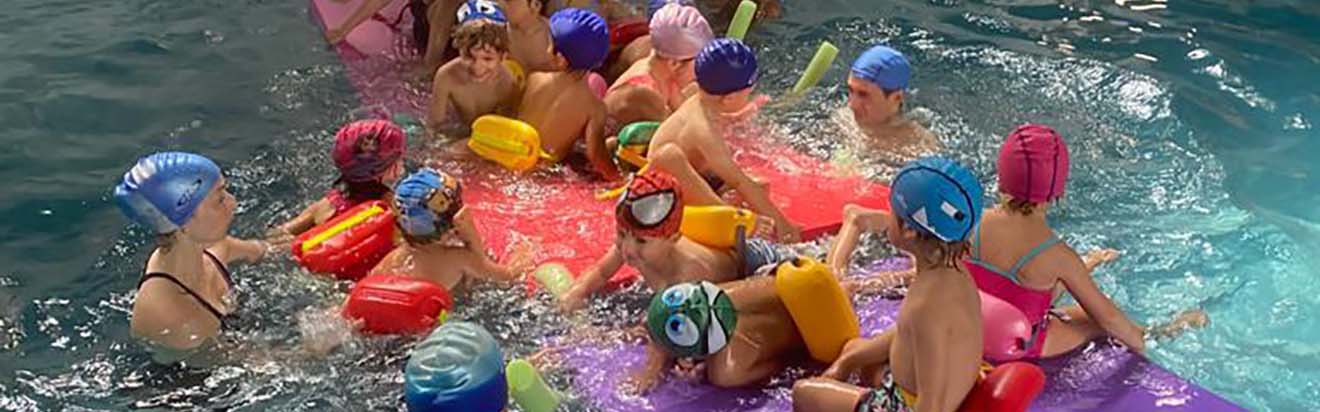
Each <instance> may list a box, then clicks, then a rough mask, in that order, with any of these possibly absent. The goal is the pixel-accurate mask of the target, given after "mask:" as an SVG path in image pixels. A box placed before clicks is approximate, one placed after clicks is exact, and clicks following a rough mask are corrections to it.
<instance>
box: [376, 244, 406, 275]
mask: <svg viewBox="0 0 1320 412" xmlns="http://www.w3.org/2000/svg"><path fill="white" fill-rule="evenodd" d="M407 254H408V252H407V246H399V247H396V248H394V250H391V251H390V253H389V254H388V255H385V258H384V259H381V260H380V263H377V264H376V267H374V268H371V272H369V274H372V275H384V274H402V273H407V272H411V271H412V269H413V268H412V264H409V263H407V262H411V261H412V259H408V258H407Z"/></svg>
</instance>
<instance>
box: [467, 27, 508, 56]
mask: <svg viewBox="0 0 1320 412" xmlns="http://www.w3.org/2000/svg"><path fill="white" fill-rule="evenodd" d="M453 43H454V48H455V49H458V53H459V54H461V55H465V56H466V55H468V54H469V53H470V51H471V50H472V49H475V48H480V47H490V48H492V49H495V51H497V52H500V53H507V52H508V51H509V30H508V28H507V27H506V26H505V25H504V24H502V23H495V22H491V21H488V20H482V19H478V20H474V21H470V22H467V23H463V24H460V25H459V26H458V27H457V28H455V29H454V36H453Z"/></svg>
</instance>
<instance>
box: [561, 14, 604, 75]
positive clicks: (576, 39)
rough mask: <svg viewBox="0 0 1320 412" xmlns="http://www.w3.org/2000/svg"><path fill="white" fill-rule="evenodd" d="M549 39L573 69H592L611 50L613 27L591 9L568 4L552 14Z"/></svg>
mask: <svg viewBox="0 0 1320 412" xmlns="http://www.w3.org/2000/svg"><path fill="white" fill-rule="evenodd" d="M550 39H551V40H553V41H554V43H555V52H557V53H559V54H561V55H563V56H564V59H567V60H568V67H569V68H570V69H573V70H591V69H595V68H596V67H599V66H600V65H601V63H604V62H605V56H607V55H609V54H610V29H609V26H608V25H606V24H605V19H603V18H601V17H600V15H597V14H596V13H593V12H591V11H590V10H583V9H574V8H568V9H563V10H560V11H557V12H555V14H554V15H551V16H550Z"/></svg>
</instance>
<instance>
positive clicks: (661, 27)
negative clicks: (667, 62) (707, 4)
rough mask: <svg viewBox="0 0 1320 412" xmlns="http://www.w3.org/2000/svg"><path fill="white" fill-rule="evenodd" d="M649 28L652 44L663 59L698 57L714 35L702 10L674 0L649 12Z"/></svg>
mask: <svg viewBox="0 0 1320 412" xmlns="http://www.w3.org/2000/svg"><path fill="white" fill-rule="evenodd" d="M650 29H651V48H652V49H654V50H655V54H656V55H657V56H660V57H663V58H666V59H675V60H686V59H691V58H694V57H697V53H700V52H701V48H703V47H706V44H707V43H710V41H711V40H712V39H714V38H715V34H714V32H712V31H711V30H710V24H709V23H707V22H706V18H705V17H702V16H701V11H699V10H697V8H696V7H692V6H684V5H681V4H677V3H670V4H667V5H665V6H664V7H663V8H661V9H660V10H659V11H657V12H656V13H655V15H654V16H651V24H650Z"/></svg>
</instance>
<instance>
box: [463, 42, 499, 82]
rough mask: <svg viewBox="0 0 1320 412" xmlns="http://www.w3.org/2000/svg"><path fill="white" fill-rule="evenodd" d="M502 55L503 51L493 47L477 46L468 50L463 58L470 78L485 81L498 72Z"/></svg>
mask: <svg viewBox="0 0 1320 412" xmlns="http://www.w3.org/2000/svg"><path fill="white" fill-rule="evenodd" d="M504 57H505V53H501V52H499V51H496V50H495V48H494V47H490V46H479V47H473V48H472V49H470V50H468V52H467V53H466V54H465V55H464V56H463V59H464V60H466V61H467V63H468V72H469V73H470V74H471V75H472V78H473V79H474V80H476V81H478V82H486V81H489V80H490V79H493V78H494V77H495V75H496V74H497V73H499V69H500V65H501V64H503V63H504Z"/></svg>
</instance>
